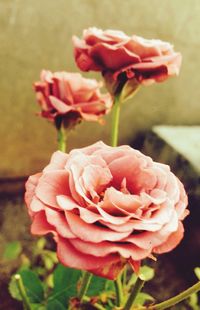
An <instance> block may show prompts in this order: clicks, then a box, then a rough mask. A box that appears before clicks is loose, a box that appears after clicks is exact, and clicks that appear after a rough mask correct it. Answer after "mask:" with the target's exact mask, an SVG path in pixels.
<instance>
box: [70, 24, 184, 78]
mask: <svg viewBox="0 0 200 310" xmlns="http://www.w3.org/2000/svg"><path fill="white" fill-rule="evenodd" d="M73 44H74V55H75V60H76V63H77V65H78V67H79V68H80V69H81V70H83V71H90V70H94V71H102V72H103V74H105V73H107V72H110V71H111V72H112V73H113V77H114V79H117V78H119V79H120V78H122V80H124V79H125V78H126V79H133V78H135V79H136V80H137V81H138V82H139V83H141V84H151V83H154V82H162V81H164V80H165V79H167V78H168V77H170V76H173V75H178V73H179V70H180V66H181V59H182V57H181V54H180V53H176V52H175V51H174V49H173V46H172V45H171V44H170V43H168V42H163V41H160V40H147V39H144V38H142V37H139V36H136V35H133V36H131V37H129V36H127V35H126V34H125V33H123V32H122V31H114V30H106V31H103V30H101V29H97V28H89V29H87V30H84V32H83V38H82V39H79V38H78V37H76V36H74V37H73Z"/></svg>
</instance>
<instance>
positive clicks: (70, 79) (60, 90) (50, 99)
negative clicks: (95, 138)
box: [34, 70, 112, 123]
mask: <svg viewBox="0 0 200 310" xmlns="http://www.w3.org/2000/svg"><path fill="white" fill-rule="evenodd" d="M101 86H102V85H101V83H98V82H97V81H96V80H93V79H85V78H83V77H82V76H81V74H79V73H68V72H55V73H52V72H50V71H46V70H43V71H42V72H41V81H40V82H36V83H35V84H34V89H35V91H36V96H37V100H38V102H39V104H40V106H41V109H42V111H41V116H43V117H45V118H47V119H48V120H50V121H56V120H57V119H59V117H64V118H65V122H66V123H67V122H68V121H69V122H70V121H72V120H73V121H74V120H76V119H84V120H87V121H97V120H98V119H99V117H101V116H102V115H104V114H106V113H107V112H109V110H110V109H111V106H112V100H111V97H110V95H109V94H101V93H100V87H101Z"/></svg>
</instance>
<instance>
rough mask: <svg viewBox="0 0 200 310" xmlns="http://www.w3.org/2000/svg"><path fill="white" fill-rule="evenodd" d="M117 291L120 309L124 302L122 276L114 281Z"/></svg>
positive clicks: (117, 302)
mask: <svg viewBox="0 0 200 310" xmlns="http://www.w3.org/2000/svg"><path fill="white" fill-rule="evenodd" d="M114 284H115V290H116V304H117V306H118V307H120V306H122V302H123V287H122V281H121V275H119V276H118V278H117V279H116V280H115V281H114Z"/></svg>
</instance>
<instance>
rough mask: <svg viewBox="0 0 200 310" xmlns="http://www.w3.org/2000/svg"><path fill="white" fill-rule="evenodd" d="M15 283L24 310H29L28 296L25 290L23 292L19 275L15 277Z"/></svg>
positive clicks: (23, 288)
mask: <svg viewBox="0 0 200 310" xmlns="http://www.w3.org/2000/svg"><path fill="white" fill-rule="evenodd" d="M15 281H16V284H17V287H18V290H19V292H20V295H21V298H22V301H23V304H24V309H25V310H31V306H30V303H29V299H28V296H27V294H26V290H25V287H24V284H23V281H22V278H21V276H20V275H19V274H16V275H15Z"/></svg>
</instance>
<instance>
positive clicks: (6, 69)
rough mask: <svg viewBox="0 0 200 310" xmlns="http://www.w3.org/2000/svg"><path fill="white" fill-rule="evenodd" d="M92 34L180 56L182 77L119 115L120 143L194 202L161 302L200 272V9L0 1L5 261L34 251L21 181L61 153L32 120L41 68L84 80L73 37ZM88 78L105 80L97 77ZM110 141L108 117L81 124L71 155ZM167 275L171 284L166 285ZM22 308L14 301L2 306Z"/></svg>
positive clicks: (140, 96)
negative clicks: (157, 166) (106, 33)
mask: <svg viewBox="0 0 200 310" xmlns="http://www.w3.org/2000/svg"><path fill="white" fill-rule="evenodd" d="M91 26H95V27H97V28H102V29H119V30H122V31H124V32H126V33H127V34H128V35H131V34H137V35H140V36H142V37H145V38H148V39H152V38H155V39H161V40H164V41H169V42H170V43H172V44H174V47H175V51H179V52H181V53H182V55H183V64H182V68H181V72H180V76H179V77H178V78H171V79H169V80H167V81H166V82H164V83H160V84H154V85H152V86H148V87H142V88H141V90H140V91H139V92H138V93H137V94H136V96H135V97H134V99H132V100H130V101H129V102H127V103H126V104H125V105H124V108H123V109H122V113H121V128H120V143H121V144H122V143H128V144H131V145H133V146H135V147H137V148H139V149H141V150H142V151H143V152H145V153H146V154H148V155H151V156H152V157H153V158H154V159H155V160H158V161H161V162H164V163H168V164H170V165H171V167H172V170H173V171H174V172H175V173H176V174H177V175H178V176H179V177H180V178H181V180H182V181H183V182H184V184H185V186H186V188H187V190H188V193H189V198H190V209H191V216H190V217H189V218H188V219H187V220H186V238H185V239H184V241H183V242H182V244H181V246H180V247H179V248H178V250H177V251H175V252H174V253H172V254H169V255H165V256H164V258H162V259H161V260H159V263H158V264H157V268H160V267H161V268H160V270H163V269H162V266H165V272H164V274H163V273H162V272H160V275H161V277H160V278H159V279H158V280H157V282H153V286H151V288H150V290H152V288H153V290H154V291H156V292H157V295H158V296H157V297H158V299H159V298H160V299H162V298H163V297H164V296H165V297H169V296H171V295H172V294H174V293H176V292H178V291H180V288H181V287H182V288H184V287H187V286H188V284H189V283H191V282H193V281H194V279H195V277H193V275H192V274H193V268H194V267H196V266H197V265H198V264H199V265H200V241H199V233H200V227H199V226H200V225H199V218H200V217H199V216H200V211H199V209H200V208H199V207H198V206H199V204H200V182H199V180H200V129H199V128H200V127H199V125H200V102H199V101H200V74H199V67H200V53H199V50H200V1H199V0H190V1H183V0H165V1H160V0H151V1H148V0H140V1H138V0H125V1H121V0H113V1H111V0H101V1H99V0H73V1H71V0H56V1H53V0H42V1H41V0H0V29H1V31H0V74H1V79H0V94H1V95H0V97H1V100H0V115H1V122H0V143H1V152H0V198H1V200H0V243H1V248H0V255H1V253H2V252H3V251H4V249H5V247H6V244H7V243H8V242H12V241H13V240H18V239H19V240H20V242H22V244H23V246H24V244H25V246H26V245H27V244H29V243H30V242H32V241H31V240H32V239H31V237H30V235H29V232H28V230H29V220H28V218H27V214H26V211H25V210H24V209H23V208H24V207H23V191H24V180H25V179H26V178H27V176H28V175H30V174H33V173H35V172H37V171H40V170H41V169H42V168H43V167H44V166H45V165H46V164H47V163H48V161H49V158H50V156H51V154H52V152H53V151H55V150H56V147H57V143H56V139H57V137H56V130H55V129H54V127H53V125H52V124H50V123H48V122H47V121H45V120H43V119H41V118H39V117H37V116H36V115H35V114H36V112H38V111H39V108H38V106H37V104H36V100H35V94H34V92H33V90H32V84H33V82H34V81H37V80H39V75H40V71H41V69H49V70H52V71H61V70H66V71H71V72H73V71H78V69H77V68H76V66H75V62H74V59H73V48H72V42H71V37H72V35H74V34H75V35H77V36H81V34H82V30H83V29H84V28H88V27H91ZM87 76H88V77H95V78H97V79H101V76H100V74H94V73H89V74H87ZM160 125H162V126H160ZM109 133H110V116H108V117H107V119H106V125H105V126H99V125H98V124H96V123H84V124H81V125H79V126H78V127H77V128H76V130H74V131H73V132H72V133H71V134H70V137H69V148H70V149H71V148H74V147H81V146H85V145H87V144H90V143H93V142H95V141H97V140H99V139H102V140H103V141H104V142H107V143H109ZM22 210H24V212H22ZM13 219H14V220H13ZM13 223H14V224H15V225H13ZM186 253H187V254H186ZM6 266H7V267H6V268H7V269H5V262H2V261H1V260H0V271H2V272H3V276H2V277H1V279H0V281H1V282H0V290H1V292H3V293H2V294H3V295H2V296H3V297H6V298H8V296H7V293H4V289H5V288H6V287H7V282H8V279H9V273H10V272H11V271H13V270H15V269H16V266H17V265H16V262H15V263H14V265H13V264H11V265H9V264H7V263H6ZM166 269H167V270H168V271H169V272H168V276H169V278H173V279H176V280H175V281H169V279H168V280H166V279H165V277H166ZM186 269H187V270H186ZM160 284H161V285H163V287H164V290H163V289H162V288H161V285H160ZM166 287H168V290H166ZM2 288H3V289H2ZM159 292H160V295H159ZM2 296H1V300H2V299H3V297H2ZM6 298H4V299H5V300H6ZM9 307H10V308H9ZM18 307H19V305H16V304H12V302H11V301H10V304H9V305H8V303H7V304H6V303H4V304H1V305H0V309H18ZM19 309H21V308H19ZM177 309H179V310H180V309H187V308H177Z"/></svg>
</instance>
